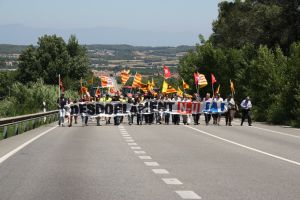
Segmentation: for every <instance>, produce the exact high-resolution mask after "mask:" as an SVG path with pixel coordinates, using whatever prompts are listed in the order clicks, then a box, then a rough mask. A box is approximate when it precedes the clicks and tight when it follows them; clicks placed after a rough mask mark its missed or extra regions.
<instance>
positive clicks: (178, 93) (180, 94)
mask: <svg viewBox="0 0 300 200" xmlns="http://www.w3.org/2000/svg"><path fill="white" fill-rule="evenodd" d="M177 96H179V97H183V92H182V91H181V89H180V88H179V87H178V89H177Z"/></svg>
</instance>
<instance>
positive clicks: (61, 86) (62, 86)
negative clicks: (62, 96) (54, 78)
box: [59, 77, 65, 92]
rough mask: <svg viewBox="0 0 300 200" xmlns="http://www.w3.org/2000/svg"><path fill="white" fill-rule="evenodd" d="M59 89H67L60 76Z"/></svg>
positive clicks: (62, 90)
mask: <svg viewBox="0 0 300 200" xmlns="http://www.w3.org/2000/svg"><path fill="white" fill-rule="evenodd" d="M59 89H60V91H61V92H64V91H65V88H64V85H63V82H62V81H61V79H60V77H59Z"/></svg>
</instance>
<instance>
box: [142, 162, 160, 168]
mask: <svg viewBox="0 0 300 200" xmlns="http://www.w3.org/2000/svg"><path fill="white" fill-rule="evenodd" d="M144 163H145V165H147V166H150V167H156V166H159V164H158V163H157V162H144Z"/></svg>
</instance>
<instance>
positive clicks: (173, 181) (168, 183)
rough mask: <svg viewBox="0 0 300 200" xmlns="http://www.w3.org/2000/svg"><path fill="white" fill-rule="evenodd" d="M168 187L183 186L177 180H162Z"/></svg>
mask: <svg viewBox="0 0 300 200" xmlns="http://www.w3.org/2000/svg"><path fill="white" fill-rule="evenodd" d="M162 180H163V181H164V182H165V183H166V184H167V185H182V182H181V181H179V180H178V179H177V178H162Z"/></svg>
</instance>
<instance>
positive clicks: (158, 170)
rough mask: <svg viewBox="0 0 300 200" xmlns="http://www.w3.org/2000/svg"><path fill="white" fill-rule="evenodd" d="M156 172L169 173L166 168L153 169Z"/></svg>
mask: <svg viewBox="0 0 300 200" xmlns="http://www.w3.org/2000/svg"><path fill="white" fill-rule="evenodd" d="M152 171H153V172H154V173H155V174H169V172H168V171H167V170H166V169H152Z"/></svg>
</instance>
